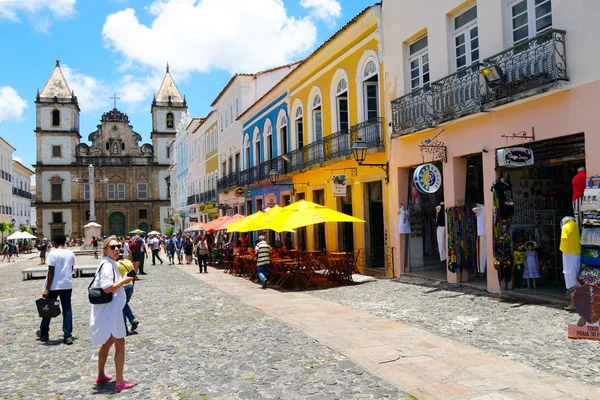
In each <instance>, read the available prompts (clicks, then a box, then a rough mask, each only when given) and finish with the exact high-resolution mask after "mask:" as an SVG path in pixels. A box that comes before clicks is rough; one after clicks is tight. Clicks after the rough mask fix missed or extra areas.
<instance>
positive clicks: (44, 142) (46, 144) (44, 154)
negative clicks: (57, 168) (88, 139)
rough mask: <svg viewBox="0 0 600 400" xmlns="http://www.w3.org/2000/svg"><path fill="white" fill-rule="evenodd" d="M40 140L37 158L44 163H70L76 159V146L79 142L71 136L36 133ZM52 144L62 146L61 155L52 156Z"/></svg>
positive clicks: (38, 140)
mask: <svg viewBox="0 0 600 400" xmlns="http://www.w3.org/2000/svg"><path fill="white" fill-rule="evenodd" d="M36 140H37V142H38V146H37V148H38V153H37V159H38V161H41V162H42V163H44V164H56V165H69V164H71V163H72V162H73V161H74V156H75V146H76V145H77V142H76V141H75V139H74V138H73V137H71V136H59V135H56V136H54V135H52V134H40V135H36ZM52 146H60V147H61V153H60V154H61V156H60V157H52Z"/></svg>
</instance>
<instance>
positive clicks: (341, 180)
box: [331, 174, 346, 197]
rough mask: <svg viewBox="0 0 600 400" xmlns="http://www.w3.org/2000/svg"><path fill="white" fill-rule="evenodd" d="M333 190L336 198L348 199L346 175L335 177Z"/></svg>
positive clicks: (333, 177)
mask: <svg viewBox="0 0 600 400" xmlns="http://www.w3.org/2000/svg"><path fill="white" fill-rule="evenodd" d="M331 189H332V191H333V196H334V197H346V174H338V175H333V176H332V177H331Z"/></svg>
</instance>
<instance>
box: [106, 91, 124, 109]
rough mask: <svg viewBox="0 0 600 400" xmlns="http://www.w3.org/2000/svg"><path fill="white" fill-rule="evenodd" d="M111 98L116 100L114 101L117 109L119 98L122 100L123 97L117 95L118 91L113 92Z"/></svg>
mask: <svg viewBox="0 0 600 400" xmlns="http://www.w3.org/2000/svg"><path fill="white" fill-rule="evenodd" d="M109 99H112V100H114V102H115V110H116V109H117V100H121V98H120V97H117V94H116V93H113V97H109Z"/></svg>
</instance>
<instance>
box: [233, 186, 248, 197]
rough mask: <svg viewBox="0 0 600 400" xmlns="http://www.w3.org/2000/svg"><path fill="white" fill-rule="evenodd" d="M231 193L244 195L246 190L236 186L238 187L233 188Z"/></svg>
mask: <svg viewBox="0 0 600 400" xmlns="http://www.w3.org/2000/svg"><path fill="white" fill-rule="evenodd" d="M233 195H234V196H235V197H244V196H245V195H246V191H245V190H244V188H243V187H238V188H235V191H234V192H233Z"/></svg>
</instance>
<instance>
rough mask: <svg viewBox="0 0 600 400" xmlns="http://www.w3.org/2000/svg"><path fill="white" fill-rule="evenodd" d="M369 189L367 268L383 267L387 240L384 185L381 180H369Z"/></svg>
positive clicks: (367, 185)
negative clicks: (384, 215)
mask: <svg viewBox="0 0 600 400" xmlns="http://www.w3.org/2000/svg"><path fill="white" fill-rule="evenodd" d="M366 189H367V199H368V202H367V210H366V211H367V212H366V215H368V218H367V220H368V223H369V225H368V228H369V233H368V235H366V238H367V241H368V242H367V243H366V245H367V246H366V249H365V252H366V256H367V257H366V261H367V262H368V264H367V265H366V267H367V268H383V267H384V266H385V253H386V252H385V244H384V243H385V242H384V226H383V186H382V184H381V181H377V182H369V183H367V184H366Z"/></svg>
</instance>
